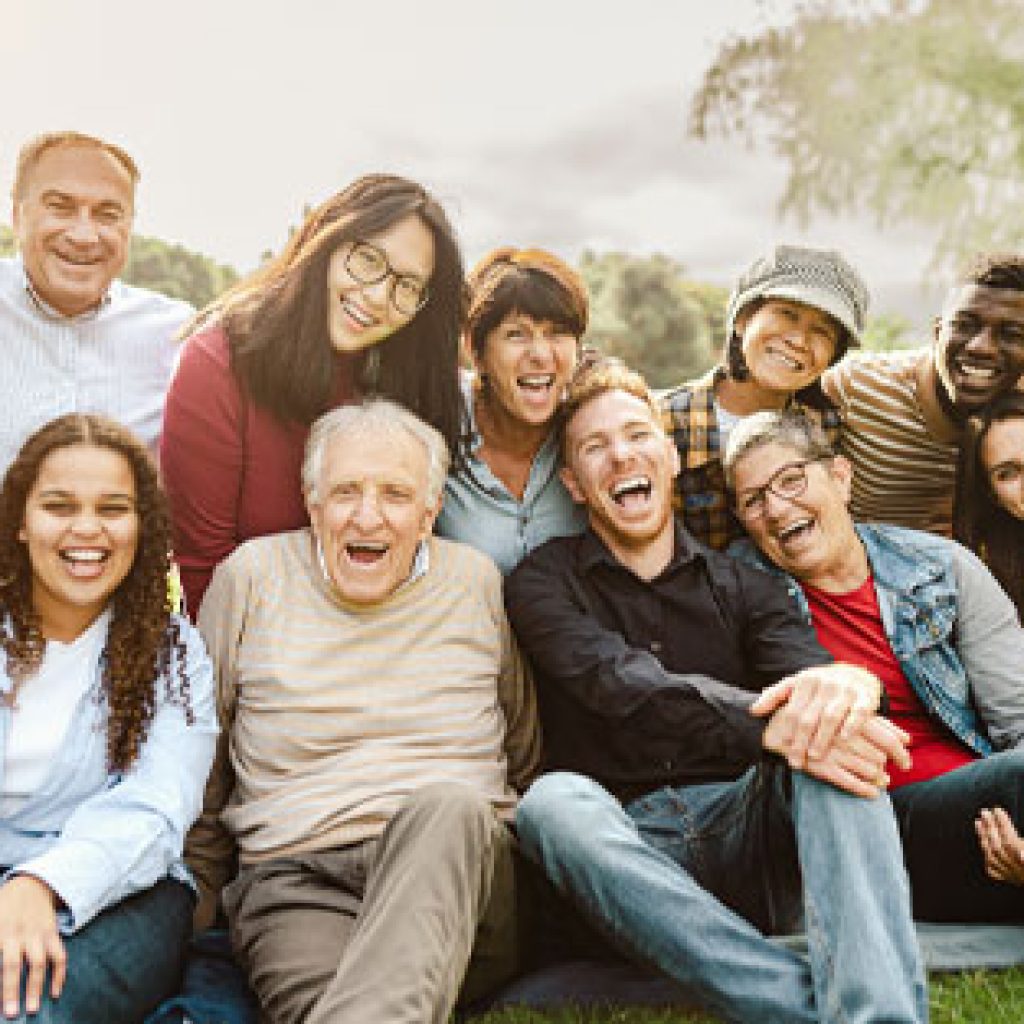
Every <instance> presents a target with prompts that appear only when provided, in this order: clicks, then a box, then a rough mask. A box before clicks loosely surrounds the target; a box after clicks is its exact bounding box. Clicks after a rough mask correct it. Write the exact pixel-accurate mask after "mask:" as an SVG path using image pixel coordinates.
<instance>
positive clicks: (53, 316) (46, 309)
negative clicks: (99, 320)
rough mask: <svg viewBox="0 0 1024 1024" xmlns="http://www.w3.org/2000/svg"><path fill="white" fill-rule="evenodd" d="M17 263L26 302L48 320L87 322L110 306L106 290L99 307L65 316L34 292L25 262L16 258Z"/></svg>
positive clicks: (108, 292)
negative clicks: (26, 298) (19, 268)
mask: <svg viewBox="0 0 1024 1024" xmlns="http://www.w3.org/2000/svg"><path fill="white" fill-rule="evenodd" d="M18 263H19V264H20V267H21V279H22V282H23V284H24V287H25V294H26V295H27V296H28V300H29V302H30V303H32V305H33V306H34V307H35V309H36V311H37V312H39V313H41V314H42V315H43V316H45V317H46V318H47V319H49V320H64V321H74V322H78V321H87V320H92V319H94V318H95V317H97V316H99V314H100V313H101V312H102V311H103V310H104V309H106V308H107V306H109V305H110V302H111V298H110V291H111V289H110V288H108V289H107V290H106V292H104V294H103V298H102V299H100V302H99V305H98V306H95V307H94V308H93V309H87V310H86V311H85V312H84V313H79V314H78V315H77V316H65V315H64V314H63V313H61V312H60V310H57V309H54V308H53V306H51V305H50V304H49V303H48V302H47V301H46V299H44V298H43V297H42V296H41V295H40V294H39V292H37V291H36V289H35V286H34V285H33V284H32V281H31V279H30V278H29V276H28V271H27V270H26V269H25V261H24V260H23V259H22V258H21V256H20V255H19V256H18Z"/></svg>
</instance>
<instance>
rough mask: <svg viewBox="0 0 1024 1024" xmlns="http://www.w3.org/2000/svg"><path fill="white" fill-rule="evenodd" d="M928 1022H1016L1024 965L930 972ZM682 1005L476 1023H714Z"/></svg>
mask: <svg viewBox="0 0 1024 1024" xmlns="http://www.w3.org/2000/svg"><path fill="white" fill-rule="evenodd" d="M931 1004H932V1018H931V1024H1019V1022H1021V1021H1024V969H1022V968H1017V969H1014V970H1010V971H965V972H963V973H960V974H936V975H933V976H932V978H931ZM717 1022H718V1018H716V1017H710V1016H708V1015H707V1014H699V1013H686V1012H684V1011H682V1010H601V1011H598V1010H590V1011H583V1010H552V1011H550V1012H546V1013H539V1012H537V1011H535V1010H502V1011H501V1012H500V1013H489V1014H486V1015H484V1016H482V1017H477V1018H474V1024H717Z"/></svg>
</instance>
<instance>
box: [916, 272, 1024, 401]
mask: <svg viewBox="0 0 1024 1024" xmlns="http://www.w3.org/2000/svg"><path fill="white" fill-rule="evenodd" d="M935 369H936V372H937V373H938V375H939V380H940V382H941V384H942V386H943V388H944V389H945V391H946V394H947V395H949V398H950V400H951V401H952V403H953V405H954V406H955V407H956V408H957V409H958V410H959V411H961V412H965V413H967V412H971V411H973V410H976V409H980V408H982V407H983V406H984V405H987V404H988V403H989V402H991V401H992V399H993V398H996V397H998V396H999V395H1001V394H1003V393H1004V392H1006V391H1009V390H1011V389H1012V388H1013V387H1014V385H1015V384H1016V383H1017V378H1018V377H1020V375H1021V373H1024V292H1020V291H1016V290H1014V289H1012V288H988V287H985V286H984V285H976V284H966V285H963V286H962V287H961V288H959V289H958V290H956V291H954V292H952V293H951V294H950V295H949V297H948V298H947V300H946V306H945V309H944V310H943V313H942V316H941V318H940V319H939V321H938V323H937V324H936V327H935Z"/></svg>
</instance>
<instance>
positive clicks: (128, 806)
mask: <svg viewBox="0 0 1024 1024" xmlns="http://www.w3.org/2000/svg"><path fill="white" fill-rule="evenodd" d="M170 541H171V537H170V521H169V516H168V513H167V508H166V503H165V500H164V497H163V495H162V493H161V491H160V487H159V484H158V482H157V475H156V469H155V467H154V465H153V463H152V460H151V459H150V457H149V455H148V454H147V452H146V450H145V448H144V447H143V446H142V444H141V443H140V442H139V441H138V440H136V438H135V437H134V436H133V435H132V434H131V433H130V432H129V431H128V430H126V429H125V428H124V427H121V426H120V425H119V424H117V423H115V422H113V421H112V420H108V419H106V418H104V417H101V416H91V415H89V416H86V415H69V416H63V417H61V418H60V419H56V420H53V421H52V422H51V423H49V424H47V425H46V426H44V427H42V428H41V429H40V430H38V431H37V432H36V433H35V434H33V435H32V436H31V437H30V438H29V439H28V440H27V441H26V442H25V444H24V445H23V446H22V448H21V451H20V452H19V454H18V456H17V457H16V458H15V460H14V462H13V463H12V465H11V466H10V468H9V469H8V471H7V475H6V477H5V479H4V483H3V488H2V490H0V879H2V882H0V956H2V958H3V972H2V982H0V986H2V993H0V996H2V1005H0V1009H2V1011H3V1014H4V1016H5V1017H7V1018H12V1019H16V1020H19V1021H22V1020H28V1021H31V1022H38V1021H45V1022H65V1021H67V1022H71V1021H74V1022H75V1024H88V1022H93V1021H95V1022H97V1024H100V1022H102V1024H119V1022H124V1024H137V1022H139V1021H141V1020H142V1019H143V1018H144V1017H145V1015H146V1013H147V1012H148V1011H149V1010H151V1009H152V1008H153V1007H154V1006H156V1005H157V1003H159V1002H160V1000H161V999H163V998H164V997H165V996H166V995H168V994H169V993H170V992H171V991H172V990H173V989H174V987H175V986H176V984H177V982H178V978H179V975H180V971H181V967H182V962H183V959H184V948H185V943H186V941H187V939H188V936H189V932H190V930H191V917H192V902H193V898H192V890H191V888H190V885H191V882H190V879H189V876H188V874H187V872H186V871H185V870H184V867H183V864H182V861H181V853H182V846H183V843H184V838H185V833H186V831H187V830H188V828H189V826H190V825H191V824H192V822H193V820H194V819H195V818H196V817H197V815H198V813H199V810H200V807H201V802H202V794H203V787H204V785H205V782H206V776H207V774H208V772H209V768H210V764H211V761H212V758H213V750H214V743H215V739H216V732H217V727H216V717H215V713H214V709H213V698H212V680H211V669H210V664H209V661H208V659H207V657H206V653H205V651H204V649H203V646H202V642H201V641H200V639H199V637H198V634H197V633H195V631H194V630H193V629H192V627H191V626H190V625H188V623H186V622H185V621H184V620H182V619H180V618H178V617H176V616H174V615H172V613H171V609H170V600H169V597H168V590H167V573H168V567H169V560H168V551H169V549H170ZM26 1015H27V1016H26Z"/></svg>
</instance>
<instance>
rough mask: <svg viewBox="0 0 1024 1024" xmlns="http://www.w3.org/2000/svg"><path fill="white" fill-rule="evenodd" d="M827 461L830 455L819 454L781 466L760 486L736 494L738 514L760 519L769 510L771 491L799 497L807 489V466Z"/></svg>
mask: <svg viewBox="0 0 1024 1024" xmlns="http://www.w3.org/2000/svg"><path fill="white" fill-rule="evenodd" d="M827 461H829V457H828V456H824V455H818V456H816V457H815V458H813V459H801V460H800V461H799V462H787V463H786V464H785V465H784V466H779V468H778V469H777V470H775V472H774V473H772V475H771V476H770V477H768V479H767V480H766V481H765V482H764V483H763V484H761V486H760V487H753V488H751V489H750V490H748V491H745V492H744V493H743V494H737V495H736V514H737V515H738V516H739V517H740V518H741V519H746V520H754V519H760V518H761V516H763V515H764V514H765V512H766V511H767V510H768V492H769V491H771V492H772V494H774V495H775V496H776V497H777V498H784V499H787V500H789V499H792V498H799V497H800V495H801V494H803V493H804V491H806V490H807V467H808V466H810V465H811V464H812V463H815V462H827Z"/></svg>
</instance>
